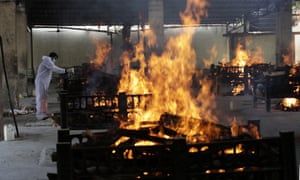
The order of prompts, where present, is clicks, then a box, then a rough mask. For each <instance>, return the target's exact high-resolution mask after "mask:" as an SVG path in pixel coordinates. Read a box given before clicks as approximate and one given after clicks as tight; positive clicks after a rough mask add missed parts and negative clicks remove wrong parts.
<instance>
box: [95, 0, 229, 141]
mask: <svg viewBox="0 0 300 180" xmlns="http://www.w3.org/2000/svg"><path fill="white" fill-rule="evenodd" d="M207 6H208V3H207V2H206V1H205V0H189V1H187V7H186V9H185V11H184V12H181V13H180V17H181V18H182V22H183V24H184V25H186V26H188V25H195V24H200V20H201V17H202V16H207V10H206V7H207ZM194 33H195V29H194V28H192V27H188V28H184V29H183V30H182V33H181V34H179V35H178V36H175V37H171V38H170V39H168V41H167V42H166V45H165V49H164V51H162V53H160V54H157V53H154V52H152V53H151V55H150V56H147V57H146V55H145V54H149V53H148V51H149V49H150V48H151V46H153V45H155V44H153V39H151V40H149V44H147V45H145V44H144V42H142V41H141V42H139V43H137V44H136V46H135V48H134V51H132V50H130V51H124V53H123V54H122V56H121V62H122V67H123V69H122V73H121V79H120V82H119V88H118V93H124V92H125V93H126V94H151V101H143V100H142V101H139V106H138V107H140V108H135V109H134V111H133V112H131V113H129V114H128V117H127V118H128V119H127V120H126V121H121V125H120V127H121V128H122V129H131V130H140V129H143V126H145V124H149V123H150V124H151V123H152V124H159V126H154V128H153V127H152V129H151V130H153V129H155V127H163V128H165V130H166V129H168V131H169V132H171V131H172V132H174V133H172V136H173V137H174V136H178V135H180V136H182V137H184V138H185V139H186V140H187V142H189V143H197V142H209V141H212V140H216V139H222V138H223V137H224V134H226V136H228V135H230V128H227V127H224V126H221V125H219V124H217V121H218V119H217V117H216V115H215V111H216V104H215V101H214V100H215V94H214V93H213V92H212V83H213V82H212V81H211V80H210V79H208V78H207V77H205V76H203V77H204V78H201V79H197V81H196V83H197V84H198V85H197V86H198V87H199V89H198V91H197V93H193V92H192V89H191V86H192V84H193V83H195V79H193V77H194V76H195V74H196V73H197V76H201V72H200V75H199V72H196V70H195V67H196V53H195V50H194V49H193V48H192V46H191V43H192V39H193V35H194ZM150 34H151V37H152V36H153V34H152V33H150ZM142 36H144V37H146V36H148V32H147V31H145V32H144V34H142ZM141 39H143V38H141ZM154 39H155V38H154ZM150 42H151V43H150ZM98 47H99V48H100V49H99V52H98V51H97V55H98V57H97V60H96V61H95V64H96V65H97V66H102V65H104V64H105V61H103V59H106V56H107V55H108V54H109V51H110V50H111V49H110V48H109V47H105V48H103V46H100V45H98ZM103 49H107V50H103ZM98 59H100V60H98ZM136 62H137V64H139V68H135V69H133V68H131V65H132V63H136ZM145 107H146V108H145ZM166 114H169V115H172V117H171V116H168V117H169V120H170V117H171V120H174V117H176V118H175V119H176V123H174V122H175V121H172V122H173V123H172V125H170V124H169V125H168V126H167V127H166V124H164V125H163V126H161V120H162V117H165V116H164V115H166ZM165 122H166V121H165ZM152 133H153V132H152ZM156 135H162V136H168V134H166V133H163V134H162V130H161V129H160V131H159V132H158V133H156Z"/></svg>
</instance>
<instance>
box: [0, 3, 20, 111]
mask: <svg viewBox="0 0 300 180" xmlns="http://www.w3.org/2000/svg"><path fill="white" fill-rule="evenodd" d="M0 12H1V13H0V22H1V24H2V26H1V29H0V35H1V36H2V40H3V50H4V60H5V66H6V74H7V78H8V83H9V88H10V95H11V100H12V104H13V106H14V107H15V106H17V103H18V97H17V76H18V62H17V53H16V4H15V1H5V0H0ZM3 72H4V71H3ZM3 77H4V76H3ZM2 88H3V89H2V90H3V91H2V96H3V98H2V103H3V108H5V109H10V103H9V98H8V90H7V88H6V82H5V81H4V80H3V81H2Z"/></svg>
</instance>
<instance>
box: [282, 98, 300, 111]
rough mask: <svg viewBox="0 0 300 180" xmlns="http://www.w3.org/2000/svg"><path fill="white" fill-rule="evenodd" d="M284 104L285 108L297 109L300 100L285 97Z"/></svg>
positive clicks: (299, 105)
mask: <svg viewBox="0 0 300 180" xmlns="http://www.w3.org/2000/svg"><path fill="white" fill-rule="evenodd" d="M282 106H283V109H284V110H288V109H293V108H295V109H297V108H299V107H300V101H299V99H297V98H288V97H287V98H284V99H283V100H282Z"/></svg>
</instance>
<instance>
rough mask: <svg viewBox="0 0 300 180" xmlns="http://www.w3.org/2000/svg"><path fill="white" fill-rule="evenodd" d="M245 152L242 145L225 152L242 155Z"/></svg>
mask: <svg viewBox="0 0 300 180" xmlns="http://www.w3.org/2000/svg"><path fill="white" fill-rule="evenodd" d="M242 152H243V146H242V144H238V145H236V147H233V148H228V149H225V150H224V153H225V154H240V153H242Z"/></svg>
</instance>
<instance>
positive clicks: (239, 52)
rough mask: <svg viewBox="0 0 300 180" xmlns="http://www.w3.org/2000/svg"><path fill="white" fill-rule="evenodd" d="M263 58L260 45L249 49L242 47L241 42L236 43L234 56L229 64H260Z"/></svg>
mask: <svg viewBox="0 0 300 180" xmlns="http://www.w3.org/2000/svg"><path fill="white" fill-rule="evenodd" d="M264 62H265V60H264V58H263V51H262V48H261V47H259V46H258V47H256V48H255V50H253V51H249V50H246V49H245V48H244V46H243V45H242V44H238V46H237V48H236V50H235V58H234V59H233V60H232V61H231V62H230V66H240V67H244V66H251V65H253V64H262V63H264Z"/></svg>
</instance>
